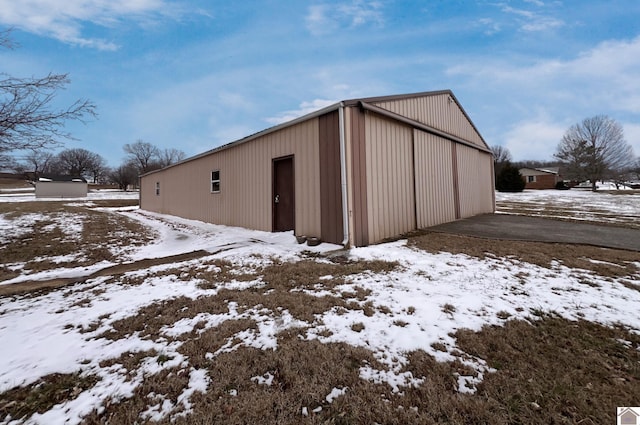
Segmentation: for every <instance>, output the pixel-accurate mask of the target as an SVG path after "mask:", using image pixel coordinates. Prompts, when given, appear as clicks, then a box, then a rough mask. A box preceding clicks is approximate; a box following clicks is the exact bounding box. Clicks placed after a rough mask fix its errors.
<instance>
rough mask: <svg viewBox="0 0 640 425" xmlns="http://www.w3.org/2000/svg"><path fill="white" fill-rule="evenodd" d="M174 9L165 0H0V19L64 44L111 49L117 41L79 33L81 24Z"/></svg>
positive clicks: (112, 22) (105, 22)
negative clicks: (113, 41)
mask: <svg viewBox="0 0 640 425" xmlns="http://www.w3.org/2000/svg"><path fill="white" fill-rule="evenodd" d="M176 10H177V9H175V8H173V7H171V6H170V5H169V4H167V3H166V2H165V0H109V1H104V0H64V1H60V0H21V1H19V2H18V1H16V0H0V23H2V24H3V25H6V26H9V27H16V28H20V29H22V30H24V31H28V32H32V33H35V34H40V35H45V36H48V37H52V38H55V39H57V40H60V41H62V42H64V43H68V44H74V45H78V46H83V47H91V48H96V49H100V50H115V49H117V45H116V44H114V43H112V42H109V41H106V40H103V39H99V38H91V37H86V36H83V34H82V33H83V31H82V30H83V25H84V24H85V23H92V24H95V25H99V26H102V27H111V26H114V25H116V24H118V23H119V22H122V21H125V20H132V19H133V20H137V21H144V20H148V19H149V18H150V17H151V16H160V15H167V14H169V13H173V12H176Z"/></svg>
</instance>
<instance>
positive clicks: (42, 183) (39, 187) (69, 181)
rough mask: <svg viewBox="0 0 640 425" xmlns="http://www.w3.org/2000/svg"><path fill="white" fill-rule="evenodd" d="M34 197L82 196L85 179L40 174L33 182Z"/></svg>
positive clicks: (85, 186) (83, 195) (84, 192)
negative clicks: (34, 187)
mask: <svg viewBox="0 0 640 425" xmlns="http://www.w3.org/2000/svg"><path fill="white" fill-rule="evenodd" d="M35 186H36V198H83V197H86V196H87V192H88V191H89V189H88V185H87V181H86V180H85V179H84V178H82V177H77V176H60V175H42V176H40V178H38V180H37V181H36V182H35Z"/></svg>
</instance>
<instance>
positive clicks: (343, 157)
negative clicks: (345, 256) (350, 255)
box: [338, 102, 349, 248]
mask: <svg viewBox="0 0 640 425" xmlns="http://www.w3.org/2000/svg"><path fill="white" fill-rule="evenodd" d="M338 127H339V131H340V183H341V189H342V235H343V239H342V246H344V247H345V248H346V247H347V245H348V244H349V209H348V206H347V154H346V141H345V128H344V102H340V106H339V107H338Z"/></svg>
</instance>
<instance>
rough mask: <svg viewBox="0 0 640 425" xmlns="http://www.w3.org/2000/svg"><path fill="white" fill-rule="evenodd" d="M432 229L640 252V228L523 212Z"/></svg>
mask: <svg viewBox="0 0 640 425" xmlns="http://www.w3.org/2000/svg"><path fill="white" fill-rule="evenodd" d="M429 230H433V231H436V232H445V233H453V234H459V235H468V236H478V237H483V238H490V239H507V240H522V241H534V242H559V243H574V244H586V245H594V246H601V247H606V248H618V249H627V250H632V251H640V230H634V229H625V228H620V227H612V226H600V225H597V224H586V223H576V222H570V221H559V220H549V219H545V218H537V217H529V216H521V215H507V214H484V215H479V216H476V217H471V218H465V219H462V220H458V221H454V222H451V223H445V224H441V225H439V226H434V227H431V228H429ZM638 258H639V259H640V256H639V257H638Z"/></svg>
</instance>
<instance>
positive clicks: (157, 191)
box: [156, 182, 160, 196]
mask: <svg viewBox="0 0 640 425" xmlns="http://www.w3.org/2000/svg"><path fill="white" fill-rule="evenodd" d="M156 195H158V196H160V182H156Z"/></svg>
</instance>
